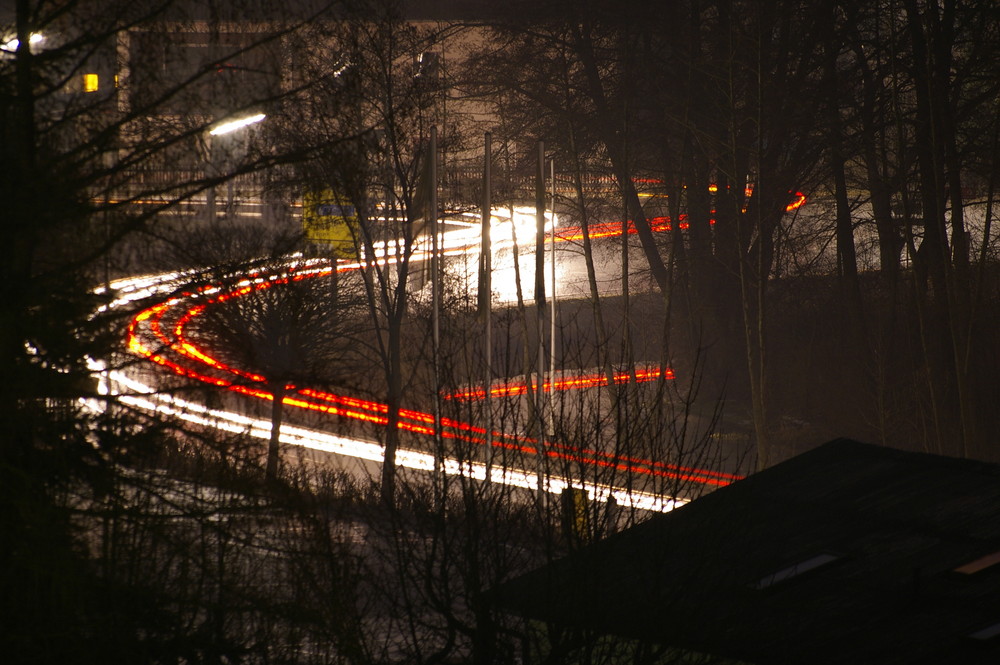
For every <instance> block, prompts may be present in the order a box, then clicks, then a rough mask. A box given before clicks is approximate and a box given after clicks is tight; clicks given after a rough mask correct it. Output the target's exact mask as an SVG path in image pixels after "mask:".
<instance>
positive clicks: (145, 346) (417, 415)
mask: <svg viewBox="0 0 1000 665" xmlns="http://www.w3.org/2000/svg"><path fill="white" fill-rule="evenodd" d="M796 197H797V198H796V200H795V201H794V202H793V203H791V204H789V206H788V210H789V211H791V210H794V209H796V208H798V207H800V206H801V205H802V204H803V203H804V202H805V196H804V195H802V194H800V193H799V194H796ZM650 222H651V226H652V227H653V230H654V231H659V232H662V231H667V230H670V228H671V220H670V219H669V218H665V217H658V218H653V219H652V220H650ZM679 224H680V226H681V228H686V226H687V224H686V221H685V218H684V217H681V219H680V220H679ZM623 226H624V227H625V232H627V233H635V232H636V230H635V226H634V224H632V222H631V221H630V222H628V223H627V224H624V225H623V224H622V223H613V224H598V225H592V226H591V227H590V228H589V229H588V231H589V233H590V235H591V237H592V238H601V237H609V236H613V235H620V234H621V233H622V232H623ZM552 232H553V233H554V234H555V238H554V240H555V241H557V242H569V241H574V240H577V239H579V238H582V231H581V230H579V229H561V230H558V231H555V230H553V231H552ZM467 234H468V230H465V229H462V230H459V231H458V232H456V233H455V235H456V238H454V239H453V240H452V242H450V243H449V242H445V243H443V245H442V246H443V247H444V248H445V253H446V254H459V253H464V252H465V251H466V250H467V249H468V248H469V247H470V246H472V245H473V244H474V243H473V242H470V241H471V240H472V238H469V239H468V240H466V238H465V235H467ZM459 235H461V236H462V237H461V238H459V237H457V236H459ZM476 241H478V240H476ZM419 258H425V257H423V256H422V254H421V255H415V256H414V259H419ZM381 260H386V259H381ZM388 260H389V261H390V262H391V260H392V259H391V258H389V259H388ZM358 267H360V264H347V265H345V264H341V265H340V266H339V268H338V271H345V270H352V269H356V268H358ZM331 270H332V267H331V266H330V265H329V264H328V263H326V262H325V261H323V260H304V259H294V260H291V261H290V262H289V264H288V265H287V267H286V270H284V271H282V272H281V273H269V274H268V273H251V274H250V275H248V276H247V278H246V279H244V280H242V281H239V282H237V283H236V284H233V285H230V286H225V285H220V284H214V285H207V286H201V287H199V288H195V289H192V290H189V291H185V292H182V293H180V294H179V295H172V296H170V297H169V298H167V299H165V300H162V301H160V302H158V303H157V304H155V305H152V306H150V307H147V308H145V309H143V310H142V311H140V312H139V313H138V314H136V315H135V316H134V317H133V318H132V320H131V322H130V325H129V327H128V333H127V344H128V349H129V350H130V351H131V352H132V353H135V354H137V355H138V356H140V357H143V358H145V359H147V360H149V361H150V362H152V363H155V364H156V365H159V366H161V367H163V368H165V369H167V370H169V371H171V372H173V373H175V374H177V375H179V376H182V377H184V378H187V379H192V380H196V381H199V382H202V383H205V384H208V385H212V386H216V387H218V388H221V389H225V390H228V391H232V392H234V393H237V394H241V395H245V396H248V397H253V398H257V399H262V400H268V401H270V400H273V399H274V396H273V394H272V393H271V392H270V391H268V390H267V389H266V386H267V377H265V376H262V375H260V374H257V373H254V372H251V371H248V370H245V369H243V368H238V367H232V366H230V365H227V364H226V363H224V362H222V361H221V360H219V359H218V358H216V357H214V356H213V355H212V354H211V353H210V352H208V351H207V350H206V349H205V348H203V347H202V346H201V345H199V343H198V341H197V340H196V339H195V338H194V337H193V336H192V335H191V333H190V327H191V324H192V322H193V321H195V320H196V319H198V317H200V316H202V315H203V314H204V313H205V311H206V310H207V309H208V308H210V307H212V306H213V305H216V304H218V303H221V302H225V301H226V300H229V299H232V298H238V297H242V296H245V295H247V294H249V293H252V292H254V291H259V290H263V289H269V288H273V287H279V286H282V285H284V284H288V283H290V282H294V281H298V280H302V279H312V278H319V277H324V276H329V275H330V273H331ZM183 278H184V276H183V275H164V276H152V277H144V278H135V279H132V280H124V281H122V282H119V283H117V284H116V285H115V286H116V289H117V291H118V293H119V294H120V296H119V298H118V299H117V300H116V301H114V302H113V303H112V304H111V305H109V307H115V306H120V305H122V304H125V303H127V302H131V301H135V300H139V299H142V298H146V297H150V296H152V295H155V294H157V293H165V292H166V291H167V290H168V289H170V288H172V287H173V285H176V284H177V280H178V279H183ZM95 368H96V369H101V368H100V367H98V366H95ZM102 377H103V381H104V383H103V385H104V390H105V391H106V392H110V391H111V390H112V384H114V386H115V387H116V390H117V391H118V394H117V395H116V396H117V398H118V399H119V400H120V401H122V402H123V403H127V404H131V405H132V406H135V407H137V408H140V409H144V410H147V411H156V412H161V413H167V414H170V415H172V416H175V417H180V418H183V419H186V420H189V421H191V422H196V423H198V424H203V425H211V426H213V427H219V428H221V429H225V430H229V431H241V432H248V433H250V435H251V436H255V437H259V438H267V437H269V436H270V422H269V421H266V420H263V421H262V420H258V419H253V418H249V417H247V416H245V415H242V414H238V413H233V412H228V411H224V410H219V409H209V408H207V407H205V406H203V405H199V404H197V403H194V402H190V401H187V400H182V399H180V398H177V397H173V396H169V395H165V394H160V393H158V392H157V391H156V390H154V388H153V387H152V386H149V385H146V384H144V383H142V382H140V381H137V380H136V379H134V378H133V377H130V376H128V375H126V374H125V373H124V372H120V371H116V372H106V371H102ZM660 378H661V376H660V371H659V370H658V369H655V368H653V369H643V368H636V369H633V370H632V371H629V372H620V373H618V374H616V375H614V376H613V379H614V381H615V382H616V383H624V382H627V381H630V380H636V381H654V380H658V379H660ZM662 378H663V379H667V380H669V379H672V378H673V373H672V372H671V371H670V370H669V369H667V370H666V374H665V375H664V376H663V377H662ZM606 384H607V378H606V377H605V376H604V375H602V374H584V375H577V376H570V375H563V376H561V377H559V378H558V379H552V380H550V381H548V382H546V383H545V384H544V385H543V389H545V390H571V389H582V388H592V387H596V386H601V385H606ZM121 389H124V391H125V392H122V390H121ZM528 389H529V386H528V385H527V384H524V383H518V382H510V383H504V384H500V385H495V386H492V387H490V394H491V395H496V396H514V395H520V394H524V393H526V392H527V391H528ZM485 396H486V390H485V389H483V388H472V389H469V390H467V391H463V392H460V393H454V394H451V395H447V396H446V398H450V399H457V400H473V399H482V398H484V397H485ZM283 403H284V404H285V405H286V406H289V407H293V408H299V409H304V410H308V411H315V412H321V413H325V414H328V415H333V416H338V417H343V418H347V419H353V420H358V421H363V422H368V423H374V424H377V425H387V424H388V422H389V418H388V414H389V408H388V406H387V405H386V404H384V403H380V402H375V401H371V400H365V399H360V398H357V397H352V396H349V395H343V394H339V393H333V392H327V391H321V390H316V389H312V388H307V387H298V386H293V385H289V386H286V396H285V397H284V401H283ZM439 426H440V430H441V434H442V436H443V438H445V439H450V440H455V441H462V442H466V443H470V444H476V445H479V446H484V447H487V446H492V447H493V448H497V449H506V450H513V451H517V452H519V453H524V454H527V455H535V456H539V455H541V456H544V457H547V458H550V459H553V460H557V461H568V462H573V463H575V464H579V465H581V466H584V467H588V466H589V467H596V468H608V469H613V470H616V471H621V472H628V473H633V474H637V475H639V476H647V477H650V478H668V479H673V480H679V481H684V482H693V483H699V484H703V485H709V486H724V485H728V484H730V483H732V482H734V481H736V480H739V479H740V478H741V476H739V475H735V474H730V473H725V472H720V471H714V470H710V469H699V468H694V467H690V466H683V465H677V464H670V463H666V462H660V461H656V460H648V459H642V458H639V457H632V456H622V455H616V454H612V453H607V452H604V451H601V450H596V449H591V448H578V447H573V446H569V445H567V444H564V443H560V442H558V441H538V440H537V439H535V438H532V437H528V436H523V435H517V434H511V433H507V432H502V431H499V430H497V431H487V430H486V429H485V428H483V427H480V426H477V425H474V424H471V423H466V422H462V421H459V420H455V419H451V418H441V420H440V424H439ZM398 427H399V429H401V430H404V431H407V432H412V433H414V434H416V435H419V436H427V437H433V436H434V435H435V418H434V416H433V415H432V414H429V413H424V412H420V411H415V410H410V409H402V410H400V412H399V422H398ZM281 434H282V442H283V443H285V444H288V445H298V446H306V447H309V448H313V449H316V450H323V451H328V452H334V453H337V454H340V455H347V456H351V457H355V458H358V459H367V460H372V461H376V462H383V461H384V457H383V451H382V447H381V445H380V444H377V443H373V442H370V441H362V440H357V439H352V438H349V437H342V436H337V435H332V434H329V433H327V432H320V431H317V430H312V429H308V428H302V427H294V426H291V425H285V426H283V428H282V433H281ZM397 464H399V465H400V466H403V467H408V468H413V469H423V470H434V469H435V468H436V463H435V460H434V458H433V455H431V454H429V453H427V452H424V451H419V450H406V449H403V450H400V451H399V452H398V453H397ZM443 470H444V471H445V472H446V473H452V474H461V475H467V476H469V477H474V478H479V479H485V478H486V476H487V474H490V477H491V479H492V480H494V481H496V482H503V483H506V484H509V485H514V486H520V487H525V488H530V489H537V488H538V487H539V478H538V476H537V474H536V473H535V472H533V471H530V470H517V469H509V468H497V467H489V466H487V465H485V464H483V463H478V462H473V461H468V460H457V459H447V460H445V461H444V468H443ZM542 484H543V486H544V489H546V490H548V491H550V492H555V493H558V492H561V491H562V490H563V489H565V488H566V487H570V486H574V487H581V488H583V489H586V490H587V491H588V493H589V494H590V495H591V496H592V497H593V498H594V499H595V500H598V501H607V500H608V499H609V498H612V497H613V498H614V499H615V500H616V501H617V502H618V503H619V504H622V505H625V506H633V507H638V508H643V509H647V510H657V511H664V510H670V509H672V508H673V507H675V506H677V505H680V504H681V503H684V500H683V499H675V498H670V497H662V496H659V495H656V494H650V493H643V492H638V491H635V490H631V491H626V490H623V489H621V488H615V487H611V486H607V485H600V484H596V483H586V482H579V481H576V480H574V481H570V480H568V479H565V478H559V477H557V476H548V477H546V478H544V479H543V483H542Z"/></svg>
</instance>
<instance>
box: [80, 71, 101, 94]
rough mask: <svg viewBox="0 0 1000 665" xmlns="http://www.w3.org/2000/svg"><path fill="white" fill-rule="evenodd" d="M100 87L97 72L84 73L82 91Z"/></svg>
mask: <svg viewBox="0 0 1000 665" xmlns="http://www.w3.org/2000/svg"><path fill="white" fill-rule="evenodd" d="M99 87H100V83H99V79H98V77H97V74H84V75H83V91H84V92H97V89H98V88H99Z"/></svg>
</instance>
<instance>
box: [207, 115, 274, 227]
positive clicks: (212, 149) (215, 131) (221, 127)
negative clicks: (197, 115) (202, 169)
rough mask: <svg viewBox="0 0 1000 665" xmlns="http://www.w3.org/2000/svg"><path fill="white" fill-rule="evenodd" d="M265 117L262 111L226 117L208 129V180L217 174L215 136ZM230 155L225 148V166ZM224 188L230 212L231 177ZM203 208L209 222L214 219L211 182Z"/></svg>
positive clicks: (213, 194)
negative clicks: (231, 117) (236, 116)
mask: <svg viewBox="0 0 1000 665" xmlns="http://www.w3.org/2000/svg"><path fill="white" fill-rule="evenodd" d="M266 117H267V115H265V114H264V113H255V114H252V115H247V116H243V117H239V118H233V119H227V120H224V121H222V122H219V123H217V124H216V125H215V126H213V127H212V129H210V130H209V131H208V135H209V144H208V169H207V171H208V173H207V175H208V177H209V180H212V179H214V178H215V177H217V176H218V175H219V170H218V169H217V167H216V152H217V151H216V145H215V140H217V139H216V137H220V136H228V135H231V134H233V133H234V132H236V131H239V130H241V129H243V128H245V127H249V126H250V125H255V124H257V123H259V122H261V121H263V120H264V119H265V118H266ZM231 156H232V155H231V150H228V149H227V151H226V154H225V155H224V156H223V157H224V161H225V164H226V166H228V165H229V158H230V157H231ZM226 189H227V202H226V208H227V210H229V211H230V212H231V211H232V208H233V180H232V178H229V179H228V180H227V182H226ZM205 209H206V215H207V217H208V221H209V222H212V221H214V220H215V184H214V183H213V184H212V186H211V187H209V188H208V191H207V192H206V195H205Z"/></svg>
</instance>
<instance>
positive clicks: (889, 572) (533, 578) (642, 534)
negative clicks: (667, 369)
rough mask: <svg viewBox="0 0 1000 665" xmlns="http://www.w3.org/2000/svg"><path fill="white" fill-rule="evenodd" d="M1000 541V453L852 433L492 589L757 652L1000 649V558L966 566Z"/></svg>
mask: <svg viewBox="0 0 1000 665" xmlns="http://www.w3.org/2000/svg"><path fill="white" fill-rule="evenodd" d="M998 551H1000V467H998V466H996V465H992V464H986V463H983V462H977V461H972V460H960V459H954V458H947V457H940V456H934V455H925V454H919V453H908V452H902V451H898V450H891V449H886V448H881V447H876V446H871V445H866V444H862V443H858V442H855V441H849V440H844V439H841V440H837V441H833V442H830V443H828V444H825V445H823V446H820V447H819V448H817V449H814V450H812V451H810V452H807V453H805V454H802V455H800V456H798V457H795V458H793V459H791V460H788V461H787V462H784V463H782V464H779V465H777V466H775V467H772V468H770V469H767V470H765V471H762V472H760V473H758V474H756V475H753V476H751V477H749V478H747V479H745V480H742V481H739V482H737V483H734V484H732V485H730V486H728V487H725V488H722V489H719V490H717V491H715V492H713V493H712V494H709V495H707V496H705V497H702V498H699V499H697V500H695V501H693V502H691V503H690V504H688V505H686V506H683V507H681V508H678V509H676V510H674V511H673V512H671V513H667V514H664V515H660V516H657V517H654V518H652V519H650V520H648V521H646V522H644V523H642V524H640V525H638V526H636V527H633V528H631V529H629V530H627V531H623V532H621V533H619V534H617V535H615V536H612V537H610V538H608V539H606V540H604V541H600V542H597V543H594V544H592V545H590V546H588V547H586V548H583V549H581V550H579V551H577V552H575V553H573V554H571V555H569V556H568V557H566V558H564V559H562V560H558V561H556V562H554V563H552V564H550V565H548V566H546V567H544V568H541V569H539V570H536V571H533V572H531V573H529V574H527V575H524V576H522V577H520V578H517V579H515V580H513V581H511V582H509V583H508V584H506V585H503V586H502V587H500V588H498V589H496V590H495V592H494V593H495V594H496V598H497V599H498V600H499V602H500V603H501V604H502V605H505V606H507V607H509V608H511V609H513V610H515V611H517V612H519V613H522V614H525V615H526V616H530V617H534V618H539V619H545V620H550V621H554V622H557V623H563V624H567V625H573V626H580V627H589V628H592V629H596V630H598V631H600V632H604V633H611V634H618V635H622V636H626V637H633V638H639V639H645V640H649V641H653V642H658V643H662V644H669V645H673V646H677V647H683V648H688V649H693V650H697V651H701V652H707V653H713V654H717V655H720V656H728V657H732V658H738V659H740V660H744V661H750V662H756V663H761V664H764V663H781V664H784V663H788V664H794V663H803V664H805V663H809V664H810V665H823V664H827V663H829V664H833V663H838V664H840V663H866V664H867V665H873V664H890V663H900V664H902V663H906V664H907V665H913V664H919V663H943V662H962V663H979V662H983V663H985V662H990V663H996V662H1000V638H995V639H991V638H994V635H993V633H994V632H995V633H997V634H998V635H1000V593H998V592H1000V565H989V566H986V567H985V568H984V569H983V570H979V571H978V572H972V569H971V568H966V569H964V572H957V571H956V569H958V568H960V567H962V566H963V565H966V564H969V563H970V562H975V561H977V560H981V561H980V564H979V565H980V566H981V565H984V564H987V563H990V562H991V560H990V559H985V560H982V557H984V556H986V557H988V555H991V554H993V553H996V552H998ZM995 559H996V561H993V563H998V562H1000V555H998V556H997V557H995ZM994 626H996V628H995V630H993V627H994Z"/></svg>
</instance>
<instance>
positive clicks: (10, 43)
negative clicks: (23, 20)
mask: <svg viewBox="0 0 1000 665" xmlns="http://www.w3.org/2000/svg"><path fill="white" fill-rule="evenodd" d="M44 40H45V36H44V35H42V34H41V33H40V32H33V33H31V36H30V37H28V47H29V48H30V47H32V46H35V45H37V44H40V43H42V41H44ZM20 44H21V42H19V41H18V39H17V37H14V38H12V39H8V40H7V41H6V42H4V43H3V45H0V51H4V52H6V53H14V52H15V51H17V47H18V46H20Z"/></svg>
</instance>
